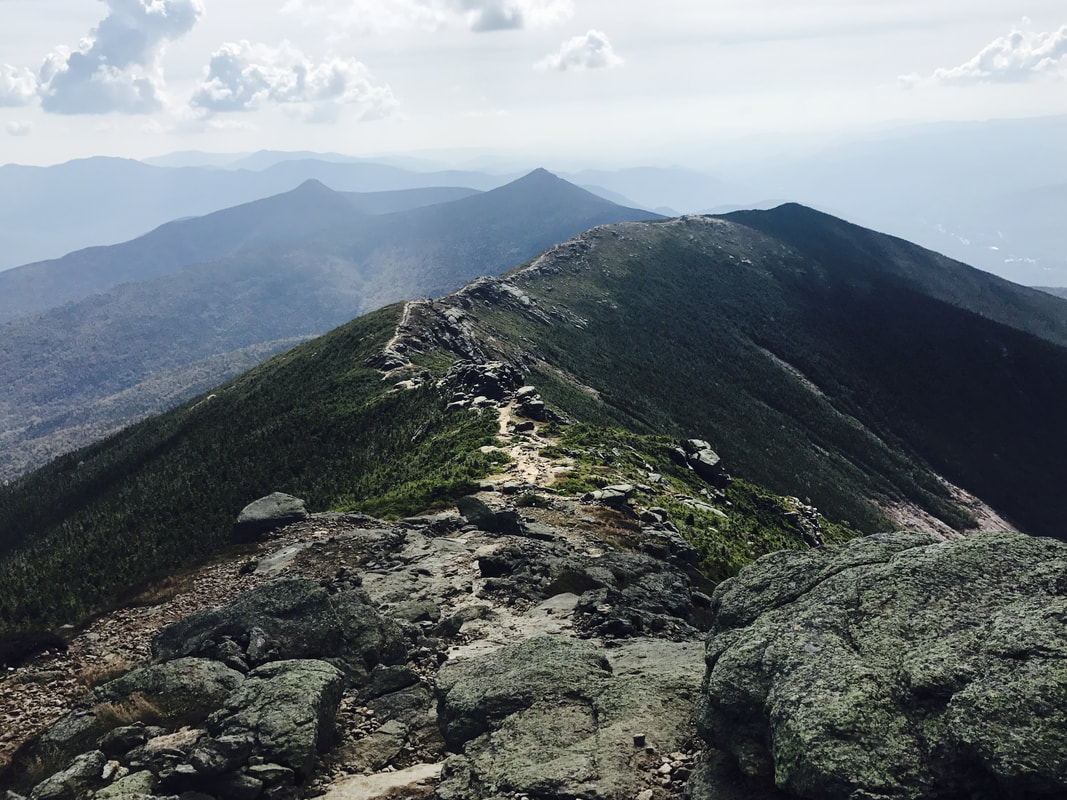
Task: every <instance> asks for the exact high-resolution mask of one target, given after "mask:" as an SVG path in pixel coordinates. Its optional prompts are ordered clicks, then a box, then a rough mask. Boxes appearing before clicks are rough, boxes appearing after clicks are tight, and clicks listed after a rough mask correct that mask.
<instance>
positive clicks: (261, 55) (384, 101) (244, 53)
mask: <svg viewBox="0 0 1067 800" xmlns="http://www.w3.org/2000/svg"><path fill="white" fill-rule="evenodd" d="M269 104H273V105H279V106H283V107H290V108H293V107H296V108H297V109H298V110H299V111H300V112H301V113H303V115H304V116H305V118H306V119H307V120H308V121H316V122H317V121H328V120H332V119H334V118H335V116H336V112H337V111H338V110H339V108H340V107H341V106H352V107H356V108H358V109H359V112H360V118H361V119H368V120H369V119H379V118H381V117H387V116H389V115H391V114H392V113H393V112H394V111H395V109H396V106H397V101H396V98H395V97H394V96H393V92H392V89H390V88H389V87H388V86H384V85H377V84H375V83H374V82H373V81H372V79H371V74H370V71H369V70H368V69H367V67H366V66H365V65H364V64H363V63H361V62H359V61H356V60H355V59H345V58H327V59H325V60H323V61H321V62H319V63H315V62H312V61H311V60H309V59H308V58H307V57H306V56H305V55H304V54H303V53H301V52H300V51H299V50H297V49H296V48H294V47H292V46H291V45H290V44H289V43H288V42H283V43H282V45H281V46H280V47H277V48H274V47H269V46H268V45H265V44H250V43H249V42H247V41H241V42H230V43H227V44H224V45H223V46H222V47H221V48H220V49H219V50H217V51H215V53H214V54H213V55H212V57H211V64H210V65H209V67H208V74H207V78H206V79H205V80H204V81H203V82H202V83H201V84H200V86H199V87H198V88H197V90H196V93H195V94H194V95H193V98H192V105H194V106H196V107H198V108H202V109H204V110H205V111H207V112H209V113H215V112H225V111H249V110H252V109H256V108H260V107H262V106H265V105H269Z"/></svg>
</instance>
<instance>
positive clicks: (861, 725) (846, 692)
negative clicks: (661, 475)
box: [698, 533, 1067, 800]
mask: <svg viewBox="0 0 1067 800" xmlns="http://www.w3.org/2000/svg"><path fill="white" fill-rule="evenodd" d="M713 611H714V613H715V615H716V618H715V626H714V628H713V629H712V631H711V633H710V634H709V636H708V639H707V646H706V661H707V676H706V681H705V686H704V692H703V698H702V704H701V711H700V714H699V719H698V722H699V726H700V729H701V732H702V733H703V735H704V736H705V737H706V738H707V740H708V742H709V743H710V744H711V745H712V746H714V747H717V748H722V749H723V750H725V751H727V752H729V753H730V754H732V756H733V757H734V758H735V759H736V762H737V765H738V766H739V767H740V769H741V770H742V771H743V772H744V773H745V774H747V775H749V776H752V777H754V778H757V779H761V780H763V781H768V782H769V781H773V782H774V783H775V784H777V786H778V787H780V788H781V789H782V790H785V791H786V792H788V793H789V794H790V795H792V796H795V797H803V798H810V799H811V800H816V798H819V800H822V798H826V799H827V800H837V799H840V800H859V799H860V798H885V799H887V800H888V799H889V798H892V799H893V800H917V799H918V798H927V797H931V798H932V797H937V798H983V800H985V799H987V798H988V799H989V800H992V799H993V798H1015V797H1062V796H1065V795H1067V760H1065V759H1064V755H1063V754H1064V753H1065V752H1067V627H1065V625H1064V620H1065V619H1067V544H1064V543H1062V542H1059V541H1055V540H1050V539H1035V538H1028V537H1026V536H1023V535H1021V534H1008V533H1004V534H991V533H983V534H976V535H973V536H971V537H969V538H966V539H962V540H958V541H954V542H939V541H936V540H934V539H933V538H932V537H930V536H928V535H926V534H907V533H899V534H885V535H879V536H873V537H867V538H863V539H858V540H855V541H852V542H850V543H848V544H846V545H844V546H840V547H827V548H822V549H817V550H810V551H805V552H789V551H786V552H780V553H774V554H771V555H769V556H765V557H764V558H762V559H760V560H759V561H757V562H756V563H755V564H753V565H751V566H749V567H747V568H746V569H745V570H743V571H742V572H741V574H740V575H739V576H737V577H736V578H733V579H731V580H727V581H725V582H724V583H722V584H721V585H720V586H719V587H718V589H717V590H716V592H715V595H714V597H713Z"/></svg>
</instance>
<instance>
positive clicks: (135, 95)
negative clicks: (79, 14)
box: [39, 0, 204, 114]
mask: <svg viewBox="0 0 1067 800" xmlns="http://www.w3.org/2000/svg"><path fill="white" fill-rule="evenodd" d="M104 2H105V3H106V4H107V6H108V12H109V13H108V15H107V17H105V18H104V20H103V21H102V22H101V23H100V24H99V25H98V26H97V27H96V28H94V29H93V30H92V31H91V32H90V34H89V36H88V37H87V38H85V39H83V40H82V42H81V43H80V44H79V46H78V49H77V50H71V49H70V48H68V47H59V48H57V49H56V50H55V51H53V52H52V53H50V54H49V55H48V56H47V57H46V58H45V61H44V65H43V66H42V67H41V71H40V76H39V78H40V84H39V93H40V96H41V105H42V107H43V108H44V110H45V111H51V112H54V113H57V114H102V113H107V112H110V111H120V112H125V113H131V114H136V113H147V112H151V111H155V110H157V109H158V108H160V106H161V105H162V99H161V94H162V91H163V87H164V84H163V70H162V66H161V63H160V59H161V56H162V53H163V49H164V47H165V46H166V43H167V42H168V41H171V40H173V39H178V38H180V37H182V36H184V35H185V34H186V33H188V32H189V31H191V30H192V29H193V27H194V26H195V25H196V23H197V21H198V20H199V19H200V17H201V15H202V14H203V13H204V6H203V3H202V0H104Z"/></svg>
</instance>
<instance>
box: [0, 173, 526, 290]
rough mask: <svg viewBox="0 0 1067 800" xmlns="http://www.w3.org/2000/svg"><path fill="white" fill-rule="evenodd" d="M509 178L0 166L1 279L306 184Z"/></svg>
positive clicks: (384, 186) (493, 184) (370, 188)
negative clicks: (172, 222)
mask: <svg viewBox="0 0 1067 800" xmlns="http://www.w3.org/2000/svg"><path fill="white" fill-rule="evenodd" d="M250 163H251V162H250ZM517 177H519V175H518V174H511V175H491V174H487V173H483V172H475V171H459V170H446V171H437V172H415V171H412V170H406V169H401V168H400V167H394V166H391V165H388V164H379V163H374V162H364V161H350V162H330V161H324V160H320V159H316V158H303V159H293V160H288V161H282V162H279V163H275V164H272V165H270V166H266V167H265V168H263V169H259V170H250V169H218V168H212V167H202V166H197V167H192V166H189V167H161V166H154V165H150V164H144V163H142V162H140V161H134V160H132V159H126V158H106V157H102V156H98V157H94V158H84V159H77V160H74V161H69V162H66V163H64V164H57V165H54V166H49V167H33V166H23V165H20V164H7V165H4V166H0V270H3V269H7V268H10V267H14V266H17V265H21V264H27V263H30V262H35V261H39V260H42V259H48V258H58V257H60V256H62V255H63V254H65V253H69V252H71V251H72V250H76V249H80V248H83V247H87V246H90V245H93V246H96V245H110V244H115V243H117V242H123V241H126V240H128V239H132V238H134V237H136V236H140V235H141V234H143V233H145V232H146V231H149V230H152V229H153V228H156V227H158V226H159V225H162V224H164V223H166V222H169V221H170V220H174V219H178V218H181V217H188V216H200V215H203V214H209V213H211V212H213V211H219V210H221V209H224V208H228V207H230V206H235V205H239V204H242V203H249V202H251V201H253V200H259V199H262V198H264V197H269V196H271V195H276V194H280V193H282V192H287V191H289V190H291V189H293V188H294V187H296V186H298V185H299V184H301V183H303V182H304V181H306V180H309V179H312V178H314V179H318V180H322V181H324V182H326V183H328V184H329V186H330V187H331V188H333V189H335V190H337V191H351V192H356V191H358V192H380V191H396V190H400V189H421V188H424V187H426V186H463V187H470V188H472V189H478V190H483V191H484V190H487V189H494V188H497V187H499V186H501V185H502V184H505V183H507V182H508V181H510V180H513V179H515V178H517Z"/></svg>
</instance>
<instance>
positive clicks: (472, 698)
mask: <svg viewBox="0 0 1067 800" xmlns="http://www.w3.org/2000/svg"><path fill="white" fill-rule="evenodd" d="M610 654H611V659H610V661H609V660H608V658H607V657H606V656H605V652H604V650H603V649H601V648H599V647H597V646H596V645H594V644H592V643H591V642H587V641H581V640H575V639H569V638H564V637H556V636H546V637H538V638H534V639H529V640H527V641H524V642H521V643H519V644H514V645H509V646H507V647H504V648H502V649H501V650H499V651H496V652H494V653H489V654H486V655H482V656H478V657H474V658H469V659H466V660H462V661H461V660H457V661H456V662H454V663H452V662H449V663H448V664H446V665H445V666H444V667H443V668H442V670H441V672H440V673H439V674H438V680H437V694H438V699H439V702H438V721H439V723H440V724H441V730H442V732H443V733H444V735H445V739H446V741H447V742H448V743H449V744H450V745H452V747H453V748H455V749H456V750H458V751H460V753H459V754H458V755H455V756H453V757H451V758H449V759H448V760H447V761H446V762H445V767H444V770H443V774H442V780H441V783H440V785H439V786H438V787H437V795H438V797H440V798H442V800H466V799H467V798H471V797H510V796H516V795H519V796H522V795H526V796H529V797H545V798H549V797H583V798H588V799H589V800H632V798H633V797H635V796H638V795H639V793H640V792H641V791H642V790H643V789H644V786H645V783H644V778H645V776H646V775H648V774H649V773H651V772H652V771H653V769H654V768H656V767H659V766H660V763H661V762H660V760H659V759H658V758H656V757H655V756H654V755H653V753H670V752H672V751H676V750H678V749H680V748H682V747H683V746H684V744H685V743H686V739H687V737H688V736H689V735H690V734H691V730H692V728H691V725H692V722H691V720H692V713H693V707H694V705H695V702H696V696H697V694H698V693H699V685H700V676H699V672H700V669H699V667H700V645H699V642H686V643H676V642H665V641H657V640H648V639H642V640H637V641H633V642H627V643H626V644H623V645H621V646H620V647H618V648H615V649H612V650H611V651H610ZM646 748H649V749H647V750H646ZM650 751H651V752H650Z"/></svg>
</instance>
